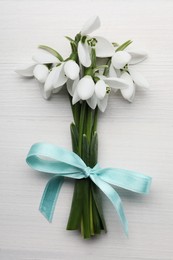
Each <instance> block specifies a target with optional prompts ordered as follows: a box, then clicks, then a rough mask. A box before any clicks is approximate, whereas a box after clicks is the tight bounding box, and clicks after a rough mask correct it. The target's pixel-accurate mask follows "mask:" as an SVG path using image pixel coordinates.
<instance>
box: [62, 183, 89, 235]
mask: <svg viewBox="0 0 173 260" xmlns="http://www.w3.org/2000/svg"><path fill="white" fill-rule="evenodd" d="M84 180H85V179H84ZM84 188H85V183H84V181H83V179H82V180H76V182H75V187H74V193H73V200H72V204H71V210H70V215H69V219H68V223H67V227H66V229H67V230H76V229H79V228H80V224H81V218H82V210H83V205H84V195H83V189H84Z"/></svg>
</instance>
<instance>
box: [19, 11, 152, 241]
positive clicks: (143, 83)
mask: <svg viewBox="0 0 173 260" xmlns="http://www.w3.org/2000/svg"><path fill="white" fill-rule="evenodd" d="M99 27H100V19H99V17H98V16H96V17H92V18H90V19H89V20H88V21H87V22H86V23H85V24H84V26H83V27H82V29H81V31H80V32H79V33H77V34H76V36H75V37H74V38H71V37H68V36H66V38H67V40H68V41H69V43H70V46H71V54H70V55H69V57H67V58H64V57H62V56H61V55H60V53H59V52H57V51H56V50H54V49H52V48H50V47H48V46H45V45H40V46H39V49H40V50H39V52H38V54H36V55H35V56H33V60H34V63H33V64H31V65H30V66H29V67H27V68H22V69H18V70H17V72H18V73H19V74H20V75H22V76H26V77H33V76H34V77H35V79H36V80H37V81H38V82H39V83H40V85H41V91H42V95H43V97H44V98H45V99H49V98H51V96H52V95H54V94H55V93H58V92H59V91H60V90H61V89H62V88H66V89H67V94H68V96H69V100H70V104H71V109H72V114H73V122H72V123H71V125H70V130H71V138H72V147H73V152H69V151H67V150H65V149H62V148H59V147H55V146H54V145H50V144H44V143H38V144H35V145H33V146H32V147H31V149H30V151H29V154H28V156H27V163H28V164H29V165H30V166H31V167H32V168H34V169H36V170H38V171H41V172H48V173H51V174H53V178H51V179H50V181H49V182H48V184H47V186H46V188H45V191H44V193H43V197H42V200H41V204H40V211H41V212H42V213H43V214H44V216H45V217H46V218H47V219H48V220H49V221H51V220H52V216H53V211H54V207H55V202H56V200H57V197H58V193H59V191H60V188H61V185H62V183H63V181H64V178H65V177H70V178H74V179H76V181H75V187H74V194H73V199H72V205H71V210H70V215H69V220H68V223H67V229H68V230H80V231H81V234H82V235H83V237H84V238H90V237H91V236H94V235H96V234H100V232H101V230H104V231H105V232H106V223H105V219H104V215H103V209H102V203H101V196H100V191H102V192H103V193H105V195H106V196H107V197H108V198H109V200H110V201H111V202H112V204H113V206H114V207H115V209H116V210H117V213H118V216H119V218H120V220H121V223H122V225H123V227H124V230H125V233H126V234H127V232H128V226H127V220H126V217H125V214H124V211H123V207H122V203H121V199H120V197H119V195H118V194H117V192H116V191H115V190H114V189H113V188H112V186H111V185H116V186H120V187H122V188H125V189H129V190H131V191H135V192H138V193H144V194H145V193H147V192H148V191H149V186H150V183H151V178H150V177H149V176H145V175H142V174H138V173H134V172H132V171H127V170H123V169H116V168H115V169H113V168H106V169H101V168H100V166H99V165H98V162H97V157H98V134H97V120H98V113H99V111H101V112H104V111H105V109H106V107H107V104H108V99H109V96H110V94H111V92H113V93H116V92H117V91H120V92H121V94H122V96H123V98H124V99H126V100H127V101H129V102H132V101H133V100H134V97H135V90H136V88H137V87H140V88H145V89H147V88H148V82H147V80H146V79H145V78H144V77H143V76H142V75H141V73H140V72H138V71H137V70H136V64H137V63H139V62H142V61H143V60H144V59H146V57H147V54H146V52H145V51H141V50H138V49H136V50H135V49H133V48H132V47H131V43H132V41H131V40H128V41H126V42H125V43H123V44H117V43H111V42H110V41H108V40H107V39H105V38H104V37H101V36H91V35H90V34H91V33H92V32H94V31H95V30H96V29H98V28H99ZM43 157H44V158H43ZM45 157H46V159H45Z"/></svg>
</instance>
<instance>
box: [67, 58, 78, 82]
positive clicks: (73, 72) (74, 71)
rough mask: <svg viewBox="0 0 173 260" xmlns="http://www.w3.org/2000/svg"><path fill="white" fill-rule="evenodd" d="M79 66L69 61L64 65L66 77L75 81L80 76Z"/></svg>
mask: <svg viewBox="0 0 173 260" xmlns="http://www.w3.org/2000/svg"><path fill="white" fill-rule="evenodd" d="M79 70H80V69H79V65H78V64H77V63H76V62H75V61H73V60H69V61H67V62H66V63H65V65H64V72H65V74H66V76H67V77H68V78H70V79H72V80H75V79H76V78H77V77H78V75H79Z"/></svg>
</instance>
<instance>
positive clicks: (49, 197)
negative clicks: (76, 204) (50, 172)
mask: <svg viewBox="0 0 173 260" xmlns="http://www.w3.org/2000/svg"><path fill="white" fill-rule="evenodd" d="M63 182H64V177H59V176H55V177H53V178H52V179H50V180H49V181H48V183H47V185H46V187H45V189H44V192H43V195H42V198H41V202H40V207H39V210H40V212H41V213H42V214H43V215H44V217H45V218H46V219H47V220H48V221H49V222H51V221H52V218H53V213H54V210H55V205H56V201H57V199H58V195H59V192H60V189H61V186H62V184H63Z"/></svg>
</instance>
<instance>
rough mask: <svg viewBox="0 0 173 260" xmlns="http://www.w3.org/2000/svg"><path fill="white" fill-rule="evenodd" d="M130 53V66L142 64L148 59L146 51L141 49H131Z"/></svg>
mask: <svg viewBox="0 0 173 260" xmlns="http://www.w3.org/2000/svg"><path fill="white" fill-rule="evenodd" d="M128 53H129V54H130V55H131V57H132V58H131V60H130V62H129V64H136V63H139V62H142V61H143V60H145V59H146V58H147V57H148V54H147V52H146V51H144V50H140V49H134V50H133V49H130V48H129V50H128Z"/></svg>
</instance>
